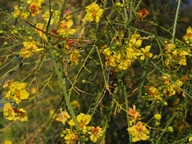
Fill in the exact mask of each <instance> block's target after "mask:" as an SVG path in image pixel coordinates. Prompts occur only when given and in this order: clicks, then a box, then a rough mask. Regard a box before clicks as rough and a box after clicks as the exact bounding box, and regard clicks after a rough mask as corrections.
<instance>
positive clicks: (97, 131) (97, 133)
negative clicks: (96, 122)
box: [89, 127, 103, 142]
mask: <svg viewBox="0 0 192 144" xmlns="http://www.w3.org/2000/svg"><path fill="white" fill-rule="evenodd" d="M89 134H91V136H90V140H91V141H92V142H97V140H98V138H99V137H101V136H102V135H103V130H102V128H100V127H96V128H95V127H92V128H91V132H89Z"/></svg>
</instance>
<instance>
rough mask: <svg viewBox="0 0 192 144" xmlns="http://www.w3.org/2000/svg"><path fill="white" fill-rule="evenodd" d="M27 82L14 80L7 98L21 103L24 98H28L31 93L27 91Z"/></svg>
mask: <svg viewBox="0 0 192 144" xmlns="http://www.w3.org/2000/svg"><path fill="white" fill-rule="evenodd" d="M26 86H27V84H26V83H20V82H12V83H11V85H10V86H9V89H10V90H9V91H8V92H7V94H6V96H5V97H6V98H8V99H13V100H15V102H16V103H17V104H19V103H20V102H21V101H22V100H23V99H28V97H29V93H28V92H27V91H26Z"/></svg>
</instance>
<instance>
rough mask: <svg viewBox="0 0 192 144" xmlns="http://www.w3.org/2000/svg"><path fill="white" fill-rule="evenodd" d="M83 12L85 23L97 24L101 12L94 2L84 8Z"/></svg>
mask: <svg viewBox="0 0 192 144" xmlns="http://www.w3.org/2000/svg"><path fill="white" fill-rule="evenodd" d="M85 11H86V12H87V14H86V15H85V20H86V21H94V20H95V21H96V22H99V18H100V17H101V15H102V14H103V10H102V9H100V8H99V6H98V5H97V4H96V3H95V2H94V3H92V4H91V5H89V6H86V8H85Z"/></svg>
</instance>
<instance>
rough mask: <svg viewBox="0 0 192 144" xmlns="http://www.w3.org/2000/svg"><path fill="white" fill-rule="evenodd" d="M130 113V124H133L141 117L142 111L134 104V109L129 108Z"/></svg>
mask: <svg viewBox="0 0 192 144" xmlns="http://www.w3.org/2000/svg"><path fill="white" fill-rule="evenodd" d="M128 114H129V122H130V125H132V123H134V122H136V121H137V120H138V119H140V117H141V115H140V112H139V111H137V110H136V106H135V105H133V109H132V108H129V112H128Z"/></svg>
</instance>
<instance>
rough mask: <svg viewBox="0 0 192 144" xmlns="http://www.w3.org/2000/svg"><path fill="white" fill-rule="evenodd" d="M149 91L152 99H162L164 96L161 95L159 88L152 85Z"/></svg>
mask: <svg viewBox="0 0 192 144" xmlns="http://www.w3.org/2000/svg"><path fill="white" fill-rule="evenodd" d="M148 93H149V95H150V99H152V100H162V98H161V97H160V93H159V91H158V89H157V88H155V87H150V88H149V91H148Z"/></svg>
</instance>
